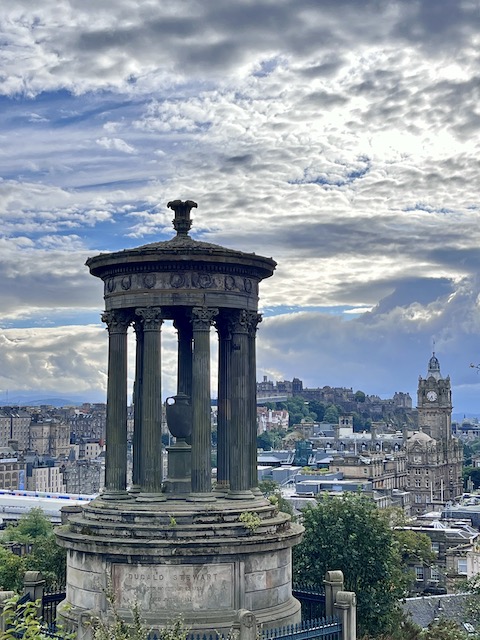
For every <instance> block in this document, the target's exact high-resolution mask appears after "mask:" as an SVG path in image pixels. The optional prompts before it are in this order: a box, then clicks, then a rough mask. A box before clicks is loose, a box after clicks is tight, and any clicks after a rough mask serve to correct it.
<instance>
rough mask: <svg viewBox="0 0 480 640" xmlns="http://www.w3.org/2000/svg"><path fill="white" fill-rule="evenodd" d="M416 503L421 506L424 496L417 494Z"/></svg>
mask: <svg viewBox="0 0 480 640" xmlns="http://www.w3.org/2000/svg"><path fill="white" fill-rule="evenodd" d="M415 502H416V503H417V504H420V503H421V502H422V496H421V495H420V494H418V493H416V494H415Z"/></svg>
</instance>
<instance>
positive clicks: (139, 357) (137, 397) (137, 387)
mask: <svg viewBox="0 0 480 640" xmlns="http://www.w3.org/2000/svg"><path fill="white" fill-rule="evenodd" d="M133 327H134V329H135V336H136V352H135V383H134V387H133V469H132V488H131V489H130V493H132V494H138V493H139V492H140V464H141V460H140V446H141V444H140V443H141V441H142V437H141V432H142V384H143V325H142V323H141V322H140V320H138V319H137V320H135V321H134V323H133Z"/></svg>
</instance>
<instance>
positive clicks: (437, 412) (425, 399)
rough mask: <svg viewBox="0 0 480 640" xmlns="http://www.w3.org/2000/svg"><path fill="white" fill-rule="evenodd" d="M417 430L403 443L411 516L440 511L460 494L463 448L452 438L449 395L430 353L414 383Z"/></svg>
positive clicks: (448, 386) (447, 382)
mask: <svg viewBox="0 0 480 640" xmlns="http://www.w3.org/2000/svg"><path fill="white" fill-rule="evenodd" d="M417 409H418V430H417V431H413V432H410V433H409V435H408V438H407V441H406V450H407V486H408V487H409V491H411V492H412V494H413V498H412V515H420V514H422V513H428V512H429V511H435V510H438V509H441V508H442V507H443V506H444V505H445V504H446V503H447V502H449V501H451V500H454V499H455V498H456V497H457V496H459V495H460V494H461V493H462V466H463V445H462V444H461V443H460V442H459V441H458V439H457V438H454V437H453V436H452V429H451V424H452V391H451V387H450V377H449V376H447V377H446V378H444V377H443V376H442V374H441V372H440V363H439V362H438V358H437V357H436V356H435V353H433V355H432V357H431V358H430V360H429V362H428V372H427V377H426V378H422V376H420V378H419V380H418V402H417Z"/></svg>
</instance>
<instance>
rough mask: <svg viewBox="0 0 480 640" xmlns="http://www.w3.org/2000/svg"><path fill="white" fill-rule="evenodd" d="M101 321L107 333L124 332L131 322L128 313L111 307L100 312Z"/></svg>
mask: <svg viewBox="0 0 480 640" xmlns="http://www.w3.org/2000/svg"><path fill="white" fill-rule="evenodd" d="M101 318H102V322H105V324H106V325H107V330H108V333H109V334H112V333H126V332H127V330H128V327H129V326H130V323H131V317H130V314H129V313H128V312H127V311H125V310H123V309H113V310H111V311H105V312H104V313H102V316H101Z"/></svg>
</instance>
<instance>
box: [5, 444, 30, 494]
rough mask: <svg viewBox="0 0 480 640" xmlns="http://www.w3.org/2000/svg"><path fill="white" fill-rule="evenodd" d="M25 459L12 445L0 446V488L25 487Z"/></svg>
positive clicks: (14, 488)
mask: <svg viewBox="0 0 480 640" xmlns="http://www.w3.org/2000/svg"><path fill="white" fill-rule="evenodd" d="M24 482H25V461H24V460H23V457H22V456H21V455H20V454H19V453H18V451H15V450H14V449H12V447H0V489H2V490H10V491H14V490H16V489H20V488H25V486H23V487H22V484H24Z"/></svg>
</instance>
